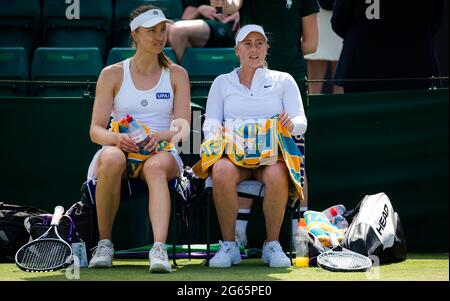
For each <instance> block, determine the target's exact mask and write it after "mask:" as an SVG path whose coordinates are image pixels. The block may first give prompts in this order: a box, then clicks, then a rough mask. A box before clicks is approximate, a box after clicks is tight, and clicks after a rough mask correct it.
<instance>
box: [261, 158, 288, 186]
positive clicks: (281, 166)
mask: <svg viewBox="0 0 450 301" xmlns="http://www.w3.org/2000/svg"><path fill="white" fill-rule="evenodd" d="M262 182H263V183H264V185H265V186H266V188H270V187H284V186H285V187H287V186H288V184H289V172H288V169H287V167H286V164H285V163H284V162H278V163H276V164H274V165H270V166H267V167H265V170H264V171H263V174H262Z"/></svg>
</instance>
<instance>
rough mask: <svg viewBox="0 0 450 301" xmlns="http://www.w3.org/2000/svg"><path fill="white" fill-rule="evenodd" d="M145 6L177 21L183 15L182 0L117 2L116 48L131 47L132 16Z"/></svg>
mask: <svg viewBox="0 0 450 301" xmlns="http://www.w3.org/2000/svg"><path fill="white" fill-rule="evenodd" d="M143 4H151V5H153V6H156V7H159V8H160V9H161V10H162V11H163V12H164V14H165V15H166V17H167V18H169V19H172V20H177V19H180V18H181V15H182V14H183V3H182V0H116V7H115V17H114V19H115V22H114V23H115V26H116V30H115V37H114V46H116V47H130V46H131V42H132V41H131V36H130V14H131V12H132V11H133V10H134V9H135V8H137V7H139V6H140V5H143Z"/></svg>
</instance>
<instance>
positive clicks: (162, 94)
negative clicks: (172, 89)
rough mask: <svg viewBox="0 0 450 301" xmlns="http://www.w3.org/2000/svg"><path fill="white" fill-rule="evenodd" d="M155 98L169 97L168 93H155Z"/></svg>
mask: <svg viewBox="0 0 450 301" xmlns="http://www.w3.org/2000/svg"><path fill="white" fill-rule="evenodd" d="M156 99H170V93H167V92H166V93H156Z"/></svg>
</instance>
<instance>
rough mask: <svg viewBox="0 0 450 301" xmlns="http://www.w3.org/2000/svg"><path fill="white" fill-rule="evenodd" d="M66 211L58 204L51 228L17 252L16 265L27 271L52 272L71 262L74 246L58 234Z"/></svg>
mask: <svg viewBox="0 0 450 301" xmlns="http://www.w3.org/2000/svg"><path fill="white" fill-rule="evenodd" d="M63 213H64V208H63V207H62V206H56V207H55V212H54V214H53V218H52V221H51V224H50V228H49V229H48V230H47V231H46V232H45V233H44V234H42V235H41V236H40V237H38V238H37V239H35V240H33V241H31V242H29V243H27V244H26V245H24V246H23V247H21V248H20V249H19V250H18V251H17V253H16V265H17V266H18V267H19V268H20V269H21V270H23V271H26V272H51V271H56V270H59V269H62V268H65V267H67V266H69V265H70V264H71V261H72V248H71V247H70V245H69V244H68V243H67V242H65V241H64V240H63V239H62V238H61V236H59V234H58V225H59V220H60V219H61V217H62V215H63Z"/></svg>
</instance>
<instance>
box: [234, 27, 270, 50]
mask: <svg viewBox="0 0 450 301" xmlns="http://www.w3.org/2000/svg"><path fill="white" fill-rule="evenodd" d="M251 32H259V33H260V34H262V36H263V37H264V39H266V42H267V36H266V33H265V32H264V29H263V28H262V27H261V26H259V25H254V24H249V25H245V26H244V27H242V28H241V29H240V30H239V32H238V33H237V35H236V45H237V44H238V43H239V42H242V41H243V40H244V39H245V38H246V37H247V36H248V35H249V33H251Z"/></svg>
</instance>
